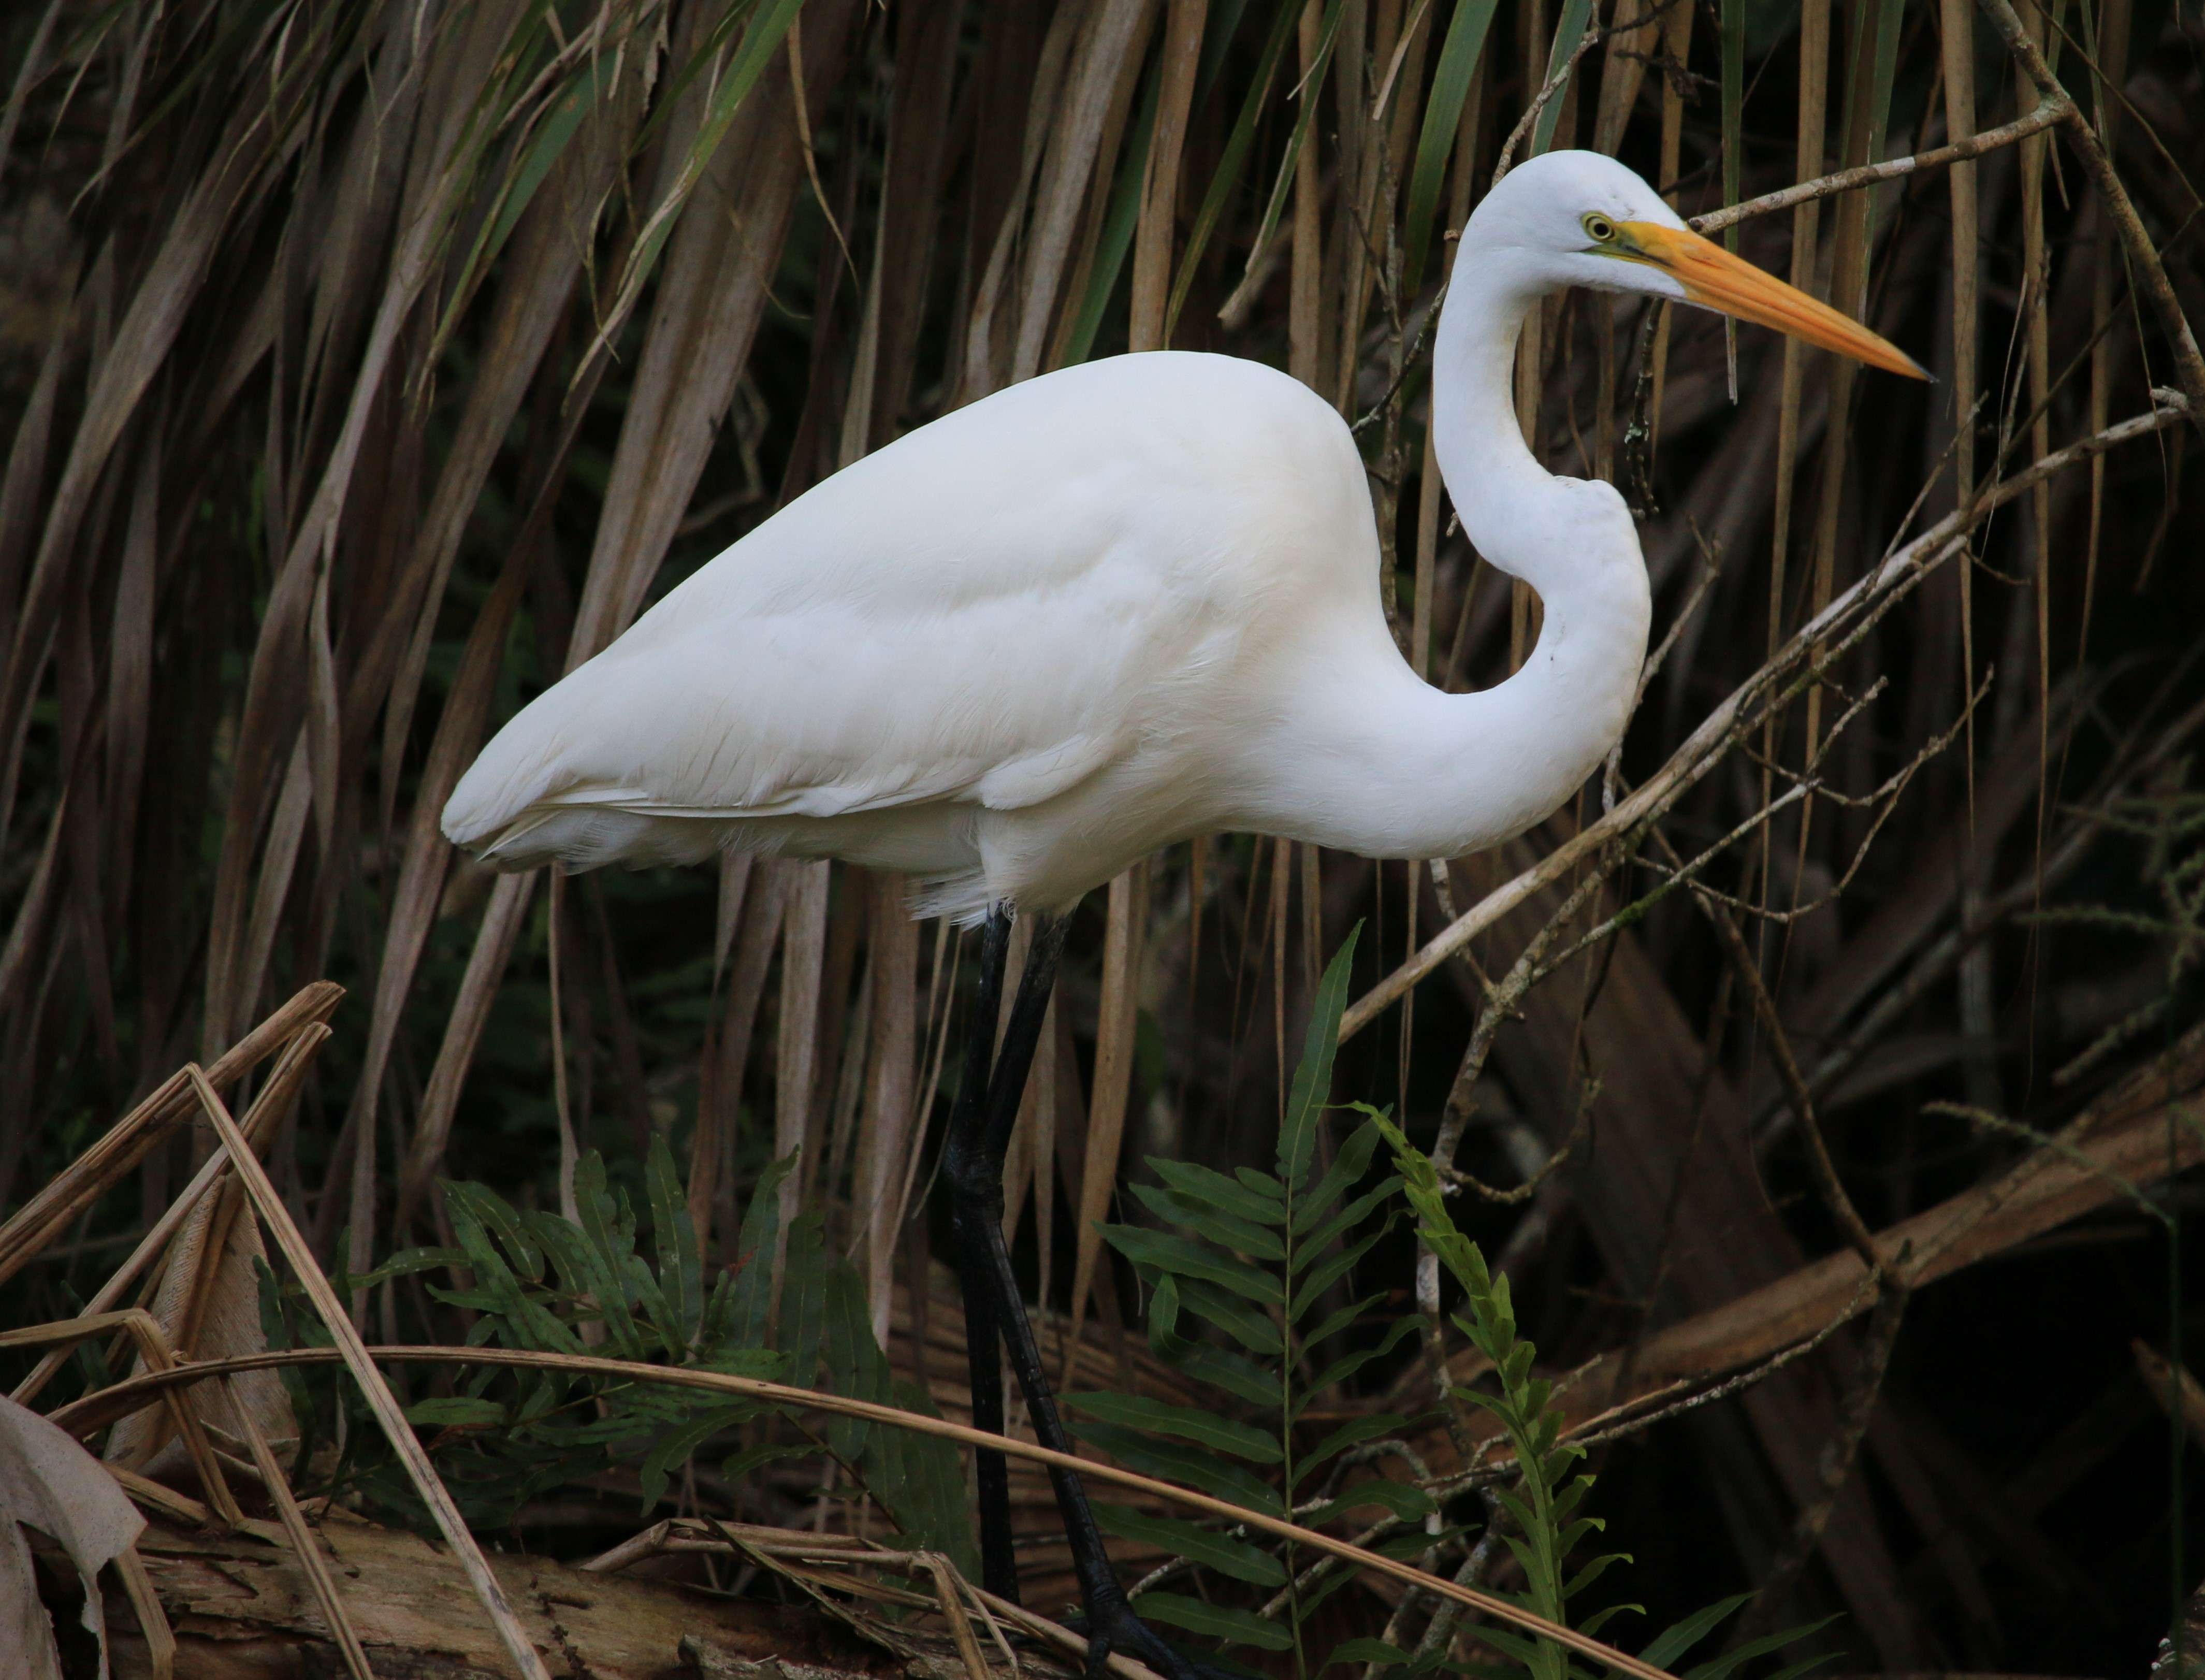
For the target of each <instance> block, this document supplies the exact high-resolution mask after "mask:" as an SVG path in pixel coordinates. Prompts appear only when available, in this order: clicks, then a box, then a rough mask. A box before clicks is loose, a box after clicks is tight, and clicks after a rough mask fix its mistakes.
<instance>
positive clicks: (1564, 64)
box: [1524, 0, 1730, 157]
mask: <svg viewBox="0 0 2205 1680" xmlns="http://www.w3.org/2000/svg"><path fill="white" fill-rule="evenodd" d="M1729 3H1730V0H1726V9H1727V7H1728V4H1729ZM1591 16H1592V0H1563V4H1562V16H1561V21H1560V22H1559V23H1557V24H1555V26H1554V46H1553V47H1552V48H1551V49H1550V50H1548V54H1547V74H1546V78H1545V79H1546V80H1547V81H1552V80H1554V78H1555V77H1556V76H1558V75H1559V76H1560V77H1562V78H1563V82H1562V86H1560V87H1558V88H1556V89H1555V90H1554V95H1553V97H1552V98H1549V99H1548V101H1547V103H1546V104H1545V105H1543V106H1542V107H1541V109H1540V111H1539V119H1538V121H1537V122H1536V123H1534V124H1533V125H1532V128H1531V143H1530V146H1529V147H1527V148H1526V150H1525V152H1524V155H1525V156H1526V157H1537V156H1538V155H1539V154H1540V153H1541V152H1542V151H1546V149H1547V148H1548V146H1550V145H1553V144H1554V125H1555V124H1556V123H1557V122H1560V120H1561V116H1562V105H1563V103H1564V99H1565V96H1566V93H1567V92H1568V87H1569V80H1568V79H1569V76H1570V75H1571V74H1574V73H1573V72H1572V70H1571V69H1570V68H1569V62H1570V55H1571V54H1572V53H1573V52H1575V51H1576V50H1578V42H1580V41H1582V40H1583V39H1584V33H1585V24H1586V22H1587V21H1589V20H1590V18H1591Z"/></svg>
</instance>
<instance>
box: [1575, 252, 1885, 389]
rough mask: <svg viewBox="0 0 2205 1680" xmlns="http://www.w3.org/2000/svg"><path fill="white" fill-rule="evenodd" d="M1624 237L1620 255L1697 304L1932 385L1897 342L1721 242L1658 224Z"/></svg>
mask: <svg viewBox="0 0 2205 1680" xmlns="http://www.w3.org/2000/svg"><path fill="white" fill-rule="evenodd" d="M1616 234H1617V239H1616V241H1615V244H1616V246H1617V247H1618V248H1617V249H1616V251H1615V252H1614V254H1615V255H1617V256H1619V257H1620V258H1623V259H1624V260H1625V261H1626V262H1634V263H1644V264H1647V265H1648V266H1649V267H1650V268H1657V269H1660V270H1662V271H1664V272H1665V273H1667V274H1671V275H1673V276H1676V278H1677V280H1678V282H1679V283H1680V284H1681V285H1682V286H1683V287H1684V288H1685V296H1686V297H1687V298H1689V299H1691V300H1692V301H1693V302H1694V303H1697V304H1699V305H1702V306H1704V307H1706V308H1709V309H1715V310H1720V311H1721V312H1723V313H1724V314H1726V315H1735V316H1736V317H1737V318H1738V319H1739V320H1741V321H1753V322H1757V323H1758V324H1761V325H1762V326H1764V327H1774V328H1775V329H1776V330H1777V331H1779V332H1783V333H1790V334H1791V335H1792V336H1793V337H1795V338H1804V339H1805V340H1806V341H1807V342H1809V343H1810V344H1819V345H1821V346H1822V347H1823V348H1824V349H1826V350H1834V351H1836V352H1837V353H1839V355H1841V356H1851V358H1852V359H1854V360H1856V361H1863V362H1866V363H1867V364H1868V365H1869V366H1870V367H1880V368H1882V369H1884V370H1885V371H1887V372H1891V373H1903V374H1905V375H1906V376H1908V377H1910V378H1914V379H1927V378H1928V377H1929V372H1928V371H1927V370H1926V369H1924V368H1923V365H1922V364H1921V363H1919V362H1917V361H1916V360H1915V359H1914V358H1913V357H1911V356H1910V355H1908V354H1907V353H1905V351H1904V350H1901V349H1900V348H1899V347H1898V346H1897V345H1895V344H1893V343H1892V342H1891V341H1889V340H1887V339H1885V338H1881V337H1879V336H1878V335H1876V334H1875V333H1872V332H1870V331H1869V329H1867V328H1866V327H1864V326H1863V325H1861V324H1860V323H1859V322H1857V321H1856V320H1854V319H1853V318H1851V316H1848V315H1843V314H1840V313H1839V312H1838V311H1836V310H1834V309H1833V308H1831V307H1830V306H1829V305H1828V304H1826V303H1817V302H1816V300H1814V299H1812V298H1810V297H1809V296H1808V295H1807V294H1805V293H1804V292H1802V291H1800V290H1799V289H1798V288H1796V287H1792V286H1787V285H1786V284H1785V283H1784V282H1782V281H1780V280H1779V279H1777V278H1776V276H1774V275H1772V274H1764V273H1762V271H1761V270H1759V269H1757V268H1756V267H1754V266H1753V264H1750V263H1747V262H1741V261H1740V260H1739V259H1738V258H1736V257H1733V256H1732V255H1731V254H1730V252H1727V251H1726V250H1724V249H1723V248H1722V246H1720V245H1717V244H1716V243H1715V241H1714V240H1709V239H1703V238H1701V237H1700V235H1699V234H1696V233H1693V232H1691V231H1690V230H1689V229H1684V228H1665V227H1663V226H1662V225H1661V223H1658V222H1625V223H1620V225H1619V226H1618V227H1617V229H1616Z"/></svg>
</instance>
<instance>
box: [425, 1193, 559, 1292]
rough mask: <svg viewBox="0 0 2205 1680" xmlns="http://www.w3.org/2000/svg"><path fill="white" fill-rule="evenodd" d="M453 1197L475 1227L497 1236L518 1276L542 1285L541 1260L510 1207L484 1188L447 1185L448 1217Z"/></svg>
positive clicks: (445, 1202) (446, 1203) (446, 1205)
mask: <svg viewBox="0 0 2205 1680" xmlns="http://www.w3.org/2000/svg"><path fill="white" fill-rule="evenodd" d="M455 1195H456V1196H458V1197H459V1199H460V1201H461V1202H462V1203H463V1204H464V1205H465V1206H466V1208H467V1212H468V1214H471V1215H472V1217H473V1218H474V1220H476V1221H477V1222H478V1224H480V1225H481V1226H483V1227H484V1229H485V1230H488V1231H494V1232H496V1233H497V1235H498V1238H499V1240H501V1241H502V1242H503V1243H504V1244H505V1247H506V1252H507V1253H508V1254H510V1255H511V1256H513V1264H514V1267H517V1268H518V1269H519V1273H520V1276H522V1277H524V1278H526V1279H528V1281H529V1282H531V1283H532V1284H535V1283H542V1282H543V1281H544V1256H542V1255H541V1254H539V1253H538V1251H537V1249H536V1245H535V1244H533V1243H532V1242H530V1241H529V1240H528V1233H527V1232H526V1231H525V1230H524V1229H523V1228H522V1226H521V1222H520V1214H516V1213H515V1212H514V1210H513V1206H512V1204H511V1203H510V1202H507V1201H506V1199H505V1198H504V1197H503V1196H500V1195H499V1194H498V1193H497V1192H496V1190H491V1189H490V1187H489V1186H488V1185H486V1184H449V1183H448V1184H445V1186H444V1207H445V1211H446V1212H447V1213H449V1212H450V1211H451V1204H452V1199H453V1197H454V1196H455Z"/></svg>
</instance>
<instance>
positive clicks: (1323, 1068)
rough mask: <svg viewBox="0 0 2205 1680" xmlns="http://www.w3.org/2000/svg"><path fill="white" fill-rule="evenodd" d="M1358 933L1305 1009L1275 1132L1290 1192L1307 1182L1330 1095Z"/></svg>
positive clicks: (1350, 934) (1352, 932) (1352, 933)
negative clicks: (1304, 1027)
mask: <svg viewBox="0 0 2205 1680" xmlns="http://www.w3.org/2000/svg"><path fill="white" fill-rule="evenodd" d="M1362 931H1363V924H1362V923H1359V922H1358V923H1356V924H1355V926H1353V927H1352V928H1350V929H1348V930H1347V937H1346V939H1345V940H1343V941H1341V942H1340V950H1339V952H1338V953H1336V954H1335V955H1334V957H1333V959H1332V960H1331V962H1329V963H1328V964H1327V965H1325V971H1324V977H1323V978H1322V980H1320V981H1318V982H1317V984H1316V997H1315V998H1314V999H1313V1000H1311V1004H1310V1019H1309V1031H1308V1033H1307V1035H1306V1036H1305V1038H1304V1039H1303V1041H1302V1059H1301V1062H1300V1065H1299V1066H1297V1067H1296V1068H1295V1069H1294V1082H1293V1089H1292V1091H1291V1092H1290V1093H1289V1094H1288V1095H1287V1118H1286V1123H1285V1124H1284V1125H1281V1127H1280V1128H1279V1164H1278V1173H1279V1179H1280V1182H1281V1184H1283V1185H1286V1186H1288V1187H1290V1188H1292V1187H1297V1186H1299V1185H1300V1184H1301V1183H1302V1180H1303V1179H1304V1178H1307V1177H1308V1176H1309V1165H1310V1156H1311V1154H1312V1153H1313V1152H1314V1151H1315V1150H1316V1127H1317V1122H1318V1120H1319V1119H1322V1117H1323V1114H1324V1109H1325V1101H1326V1099H1327V1098H1328V1097H1329V1096H1330V1095H1332V1060H1333V1057H1334V1055H1335V1054H1337V1053H1338V1051H1339V1049H1340V1017H1341V1016H1342V1015H1343V1014H1345V1013H1346V1011H1347V971H1348V968H1349V965H1351V964H1352V962H1353V961H1354V959H1355V941H1356V936H1357V935H1358V934H1360V933H1361V932H1362Z"/></svg>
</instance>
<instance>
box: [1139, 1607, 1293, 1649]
mask: <svg viewBox="0 0 2205 1680" xmlns="http://www.w3.org/2000/svg"><path fill="white" fill-rule="evenodd" d="M1133 1609H1134V1611H1135V1612H1136V1613H1138V1615H1139V1616H1140V1617H1141V1618H1143V1619H1144V1620H1145V1621H1150V1622H1162V1623H1163V1624H1165V1625H1166V1626H1167V1627H1174V1628H1185V1629H1186V1630H1187V1631H1188V1632H1189V1633H1198V1634H1204V1635H1208V1636H1209V1637H1210V1638H1212V1639H1221V1640H1223V1641H1225V1642H1226V1643H1227V1644H1228V1645H1253V1646H1255V1647H1257V1648H1258V1649H1259V1650H1264V1651H1291V1650H1293V1648H1294V1635H1293V1629H1291V1628H1288V1627H1284V1626H1282V1625H1281V1624H1279V1623H1276V1622H1272V1621H1267V1620H1266V1619H1265V1618H1263V1617H1261V1616H1258V1615H1257V1614H1256V1612H1254V1611H1252V1610H1233V1609H1231V1608H1229V1607H1228V1606H1225V1605H1221V1604H1204V1602H1203V1601H1202V1600H1200V1599H1191V1598H1187V1597H1186V1596H1184V1595H1183V1594H1179V1593H1144V1594H1141V1595H1140V1597H1138V1599H1135V1600H1133Z"/></svg>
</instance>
